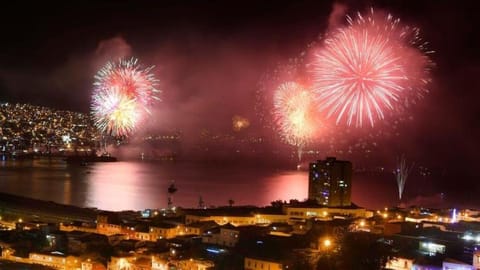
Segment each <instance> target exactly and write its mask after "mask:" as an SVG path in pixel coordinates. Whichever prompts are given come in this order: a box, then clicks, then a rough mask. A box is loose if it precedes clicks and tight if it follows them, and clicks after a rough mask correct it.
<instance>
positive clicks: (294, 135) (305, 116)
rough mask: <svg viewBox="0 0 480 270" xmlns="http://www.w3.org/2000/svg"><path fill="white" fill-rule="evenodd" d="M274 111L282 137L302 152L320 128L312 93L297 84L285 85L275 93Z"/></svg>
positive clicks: (289, 83) (288, 83) (287, 83)
mask: <svg viewBox="0 0 480 270" xmlns="http://www.w3.org/2000/svg"><path fill="white" fill-rule="evenodd" d="M274 110H275V118H276V121H275V122H276V123H277V126H278V127H279V132H280V135H281V136H282V138H283V139H284V140H285V141H286V142H287V143H289V144H291V145H295V146H297V147H299V149H300V151H301V148H302V147H303V146H304V145H305V144H306V143H308V142H309V141H310V140H311V139H312V138H313V137H314V135H315V133H316V132H317V131H318V128H319V123H318V121H317V120H316V119H317V118H318V117H316V110H315V106H313V99H312V96H311V94H310V92H309V91H308V90H307V89H305V88H304V87H302V86H301V85H299V84H297V83H295V82H286V83H283V84H281V85H280V86H279V87H278V88H277V90H276V92H275V95H274Z"/></svg>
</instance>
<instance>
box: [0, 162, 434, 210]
mask: <svg viewBox="0 0 480 270" xmlns="http://www.w3.org/2000/svg"><path fill="white" fill-rule="evenodd" d="M172 180H174V181H175V185H176V186H177V188H178V191H177V192H176V193H175V195H174V204H175V205H179V206H182V207H197V206H198V201H199V197H200V196H201V197H202V198H203V201H204V202H205V204H206V205H207V206H211V205H215V206H220V205H227V204H228V200H229V199H233V200H234V201H235V205H257V206H264V205H269V204H270V202H271V201H274V200H278V199H281V200H287V201H288V200H290V199H298V200H303V199H305V198H306V197H307V191H308V173H307V172H306V171H298V170H295V168H292V169H291V170H290V169H285V168H283V169H276V168H272V167H268V168H265V167H261V168H258V167H256V166H252V165H248V166H240V165H236V166H234V165H225V164H223V165H212V164H203V163H188V162H184V163H160V162H157V163H156V162H141V161H120V162H115V163H95V164H91V165H88V166H79V165H71V164H66V163H65V162H64V161H62V160H59V159H52V160H49V159H35V160H20V161H19V160H17V161H12V160H11V161H4V162H0V191H1V192H6V193H11V194H16V195H21V196H26V197H31V198H36V199H41V200H47V201H54V202H58V203H63V204H72V205H76V206H81V207H96V208H99V209H105V210H126V209H133V210H141V209H146V208H164V207H165V206H166V205H167V188H168V186H169V185H170V184H171V182H172ZM409 181H410V180H409ZM414 181H416V180H415V179H413V180H411V182H412V183H409V182H408V181H407V185H406V195H407V198H408V193H409V190H410V191H411V192H410V193H412V194H414V193H415V192H417V191H418V190H417V187H415V185H414V184H413V183H414ZM409 184H410V185H409ZM409 187H410V188H409ZM410 197H411V198H410V199H412V198H413V196H410ZM438 197H439V196H438ZM433 199H434V200H436V199H438V198H435V196H434V197H433ZM352 201H354V202H355V203H356V204H358V205H361V206H364V207H368V208H380V207H384V206H387V205H395V204H398V195H397V191H396V183H395V180H394V177H393V175H392V174H391V173H378V174H358V173H357V174H354V177H353V180H352Z"/></svg>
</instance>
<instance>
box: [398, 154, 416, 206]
mask: <svg viewBox="0 0 480 270" xmlns="http://www.w3.org/2000/svg"><path fill="white" fill-rule="evenodd" d="M413 166H414V164H412V165H410V166H408V165H407V160H406V159H405V157H404V156H402V157H400V158H398V160H397V168H396V169H395V171H394V172H393V174H394V175H395V179H396V180H397V187H398V199H400V200H401V199H402V195H403V190H404V189H405V183H406V182H407V178H408V175H409V174H410V172H411V171H412V169H413Z"/></svg>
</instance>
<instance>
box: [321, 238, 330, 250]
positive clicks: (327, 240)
mask: <svg viewBox="0 0 480 270" xmlns="http://www.w3.org/2000/svg"><path fill="white" fill-rule="evenodd" d="M331 245H332V241H331V240H330V239H328V238H327V239H325V240H323V246H324V247H325V248H329V247H330V246H331Z"/></svg>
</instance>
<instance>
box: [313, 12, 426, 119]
mask: <svg viewBox="0 0 480 270" xmlns="http://www.w3.org/2000/svg"><path fill="white" fill-rule="evenodd" d="M347 20H348V23H349V25H348V26H347V27H343V28H339V29H337V30H335V31H333V32H332V33H329V34H328V35H327V38H326V39H325V40H324V43H323V46H322V48H320V49H318V50H317V51H316V53H315V55H314V60H313V63H312V67H313V76H314V90H315V93H316V100H317V101H318V103H319V108H320V110H321V111H325V112H326V113H327V117H332V116H333V117H335V118H336V122H337V124H339V123H340V122H342V121H345V120H346V123H347V125H355V126H357V127H361V126H363V124H364V122H368V123H370V125H371V126H374V123H375V122H376V121H378V120H381V119H384V118H385V116H386V114H387V112H395V111H400V110H402V109H403V108H405V107H407V106H409V104H411V103H413V102H415V100H417V99H418V98H421V97H422V96H423V95H424V94H425V93H426V92H427V88H426V86H427V84H428V83H429V81H430V77H429V67H430V66H431V62H430V60H429V58H428V57H427V56H426V54H424V52H425V47H424V45H425V43H422V41H421V40H420V39H419V30H418V28H410V27H407V26H402V25H401V24H400V20H398V19H394V18H393V17H392V16H391V15H387V16H380V15H377V14H375V13H374V12H373V10H371V12H370V13H369V14H368V16H366V17H364V16H362V15H361V14H358V16H357V17H356V18H355V19H351V18H349V17H348V18H347Z"/></svg>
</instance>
